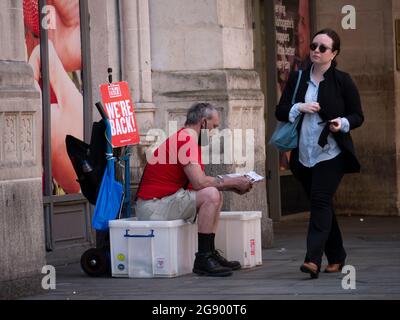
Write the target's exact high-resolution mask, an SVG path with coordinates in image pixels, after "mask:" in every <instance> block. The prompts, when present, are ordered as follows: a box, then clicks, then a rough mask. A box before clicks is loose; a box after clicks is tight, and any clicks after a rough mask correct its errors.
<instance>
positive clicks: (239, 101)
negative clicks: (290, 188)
mask: <svg viewBox="0 0 400 320" xmlns="http://www.w3.org/2000/svg"><path fill="white" fill-rule="evenodd" d="M250 6H251V2H250V1H246V0H234V1H232V0H204V1H196V0H170V1H163V0H152V1H150V14H151V15H150V29H151V47H152V69H153V76H152V80H153V90H154V102H155V104H156V106H157V110H156V124H157V126H158V127H160V128H162V129H164V130H168V121H170V120H176V121H177V122H178V126H180V125H182V124H183V122H184V119H185V115H186V111H187V109H188V108H189V107H190V105H191V104H192V103H194V102H198V101H208V102H211V103H212V104H214V105H215V106H216V107H217V108H218V109H219V110H220V111H221V116H222V121H221V127H222V128H229V129H231V130H232V131H231V132H232V133H234V131H233V130H234V129H239V130H240V129H241V130H242V131H243V137H242V141H243V142H244V143H243V144H242V147H243V153H245V150H246V139H245V137H244V136H245V133H246V130H247V129H251V130H253V132H254V139H255V140H254V146H255V154H254V167H253V169H254V170H255V171H257V172H258V173H260V174H262V175H265V128H264V111H263V108H264V97H263V94H262V91H261V89H260V81H259V77H258V74H257V73H256V72H255V71H254V62H253V30H252V19H251V12H252V10H251V7H250ZM237 132H238V131H237ZM238 140H239V139H237V140H236V141H235V143H237V142H238ZM237 145H238V144H237ZM225 151H226V150H225ZM221 157H222V158H223V155H221ZM248 160H249V159H248ZM250 162H252V161H251V160H249V161H248V162H247V163H246V162H245V163H243V162H242V161H241V159H240V157H238V152H234V159H233V162H231V163H225V164H212V165H208V166H207V169H206V171H207V173H208V174H210V175H216V174H222V173H228V172H235V171H241V170H244V169H246V168H244V167H246V166H248V165H250ZM224 196H225V197H224V198H225V201H224V208H223V209H224V210H231V211H233V210H261V211H262V212H263V217H262V237H263V246H264V247H267V246H270V245H271V243H272V236H273V235H272V223H271V219H269V217H268V209H267V195H266V185H265V182H263V183H260V184H258V185H257V186H255V188H254V189H253V190H252V192H251V193H249V194H247V195H245V196H238V195H236V194H233V193H228V192H226V193H225V195H224Z"/></svg>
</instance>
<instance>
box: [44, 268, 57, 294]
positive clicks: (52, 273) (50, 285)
mask: <svg viewBox="0 0 400 320" xmlns="http://www.w3.org/2000/svg"><path fill="white" fill-rule="evenodd" d="M42 274H45V276H44V277H43V278H42V288H43V289H44V290H55V289H56V268H54V266H52V265H45V266H43V268H42Z"/></svg>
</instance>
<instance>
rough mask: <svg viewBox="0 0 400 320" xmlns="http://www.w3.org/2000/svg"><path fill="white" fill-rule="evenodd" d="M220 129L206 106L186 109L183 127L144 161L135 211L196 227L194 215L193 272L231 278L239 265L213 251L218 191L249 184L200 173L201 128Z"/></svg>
mask: <svg viewBox="0 0 400 320" xmlns="http://www.w3.org/2000/svg"><path fill="white" fill-rule="evenodd" d="M218 125H219V114H218V111H217V110H216V109H215V108H214V107H213V106H212V105H210V104H209V103H197V104H194V105H193V106H192V107H191V108H190V109H189V111H188V113H187V119H186V122H185V126H184V127H183V128H181V129H180V130H179V131H178V132H176V133H175V134H173V135H171V136H170V137H169V138H168V139H167V140H166V141H165V142H164V143H162V144H161V145H160V146H159V147H158V148H157V149H156V150H155V151H154V153H153V156H152V158H151V159H148V163H147V164H146V167H145V169H144V173H143V177H142V181H141V183H140V185H139V189H138V199H137V201H136V207H135V209H136V215H137V218H138V220H176V219H184V220H186V221H189V222H191V223H194V222H195V220H196V217H197V220H198V221H197V223H198V252H197V253H196V258H195V262H194V266H193V272H194V273H196V274H199V275H208V276H229V275H231V274H232V270H236V269H239V268H240V267H241V266H240V263H239V262H238V261H227V260H226V259H225V258H224V257H222V256H221V255H220V254H219V252H218V251H217V250H216V249H215V244H214V239H215V232H216V230H217V225H218V221H219V215H220V211H221V207H222V202H223V201H222V193H221V191H228V190H229V191H234V192H236V193H238V194H244V193H246V192H248V191H250V189H251V188H252V183H251V182H250V180H249V179H247V178H245V177H235V178H226V177H225V178H224V177H221V176H218V177H210V176H207V175H206V174H205V173H204V165H203V164H202V160H201V147H200V145H201V140H202V139H201V137H202V136H203V135H202V133H204V132H207V131H201V130H202V129H206V130H211V129H215V128H217V127H218ZM203 140H204V138H203ZM207 140H208V137H207ZM203 142H204V141H203ZM207 142H208V141H207Z"/></svg>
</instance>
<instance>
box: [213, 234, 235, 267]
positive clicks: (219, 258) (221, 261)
mask: <svg viewBox="0 0 400 320" xmlns="http://www.w3.org/2000/svg"><path fill="white" fill-rule="evenodd" d="M211 252H212V254H213V257H214V259H215V260H217V261H218V262H219V264H220V265H221V266H223V267H228V268H231V269H232V270H238V269H240V268H241V267H242V266H241V265H240V262H239V261H228V260H226V259H225V258H224V257H223V256H222V255H221V254H220V253H219V250H215V233H211Z"/></svg>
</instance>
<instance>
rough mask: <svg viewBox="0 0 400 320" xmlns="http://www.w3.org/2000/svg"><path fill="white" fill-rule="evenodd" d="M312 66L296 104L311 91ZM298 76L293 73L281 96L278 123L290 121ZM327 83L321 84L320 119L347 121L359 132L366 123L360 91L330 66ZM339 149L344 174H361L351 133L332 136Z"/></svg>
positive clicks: (306, 71) (298, 94)
mask: <svg viewBox="0 0 400 320" xmlns="http://www.w3.org/2000/svg"><path fill="white" fill-rule="evenodd" d="M310 72H311V66H310V67H308V69H307V70H305V71H304V72H303V74H302V76H301V80H300V84H299V89H298V91H297V95H296V97H295V102H296V103H297V102H304V97H305V95H306V92H307V89H308V81H309V80H310ZM297 78H298V72H292V73H291V74H290V76H289V80H288V82H287V83H286V87H285V89H284V91H283V93H282V96H281V99H280V101H279V104H278V105H277V106H276V112H275V116H276V118H277V119H278V120H279V121H284V122H288V121H289V111H290V109H291V108H292V103H291V101H292V96H293V93H294V89H295V87H296V82H297ZM324 78H325V80H324V81H322V82H321V83H320V84H319V90H318V102H319V105H320V107H321V110H320V112H319V115H320V117H321V119H322V120H324V121H328V120H332V119H335V118H337V117H345V118H346V119H347V120H348V121H349V124H350V130H353V129H355V128H358V127H359V126H361V124H362V123H363V122H364V115H363V112H362V109H361V100H360V94H359V93H358V89H357V87H356V85H355V84H354V82H353V80H352V79H351V77H350V75H349V74H347V73H345V72H343V71H340V70H337V69H336V68H335V67H333V66H331V67H330V68H329V69H328V70H327V71H326V72H325V73H324ZM302 120H303V115H302V118H301V120H300V121H299V126H298V128H297V129H298V130H299V131H300V130H301V125H302ZM332 135H333V137H334V139H335V140H336V142H337V144H338V146H339V147H340V149H341V150H342V152H343V154H344V156H345V173H352V172H360V163H359V162H358V160H357V157H356V155H355V150H354V145H353V141H352V139H351V135H350V132H347V133H343V132H336V133H332ZM293 151H294V152H292V156H297V157H298V149H295V150H293Z"/></svg>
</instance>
